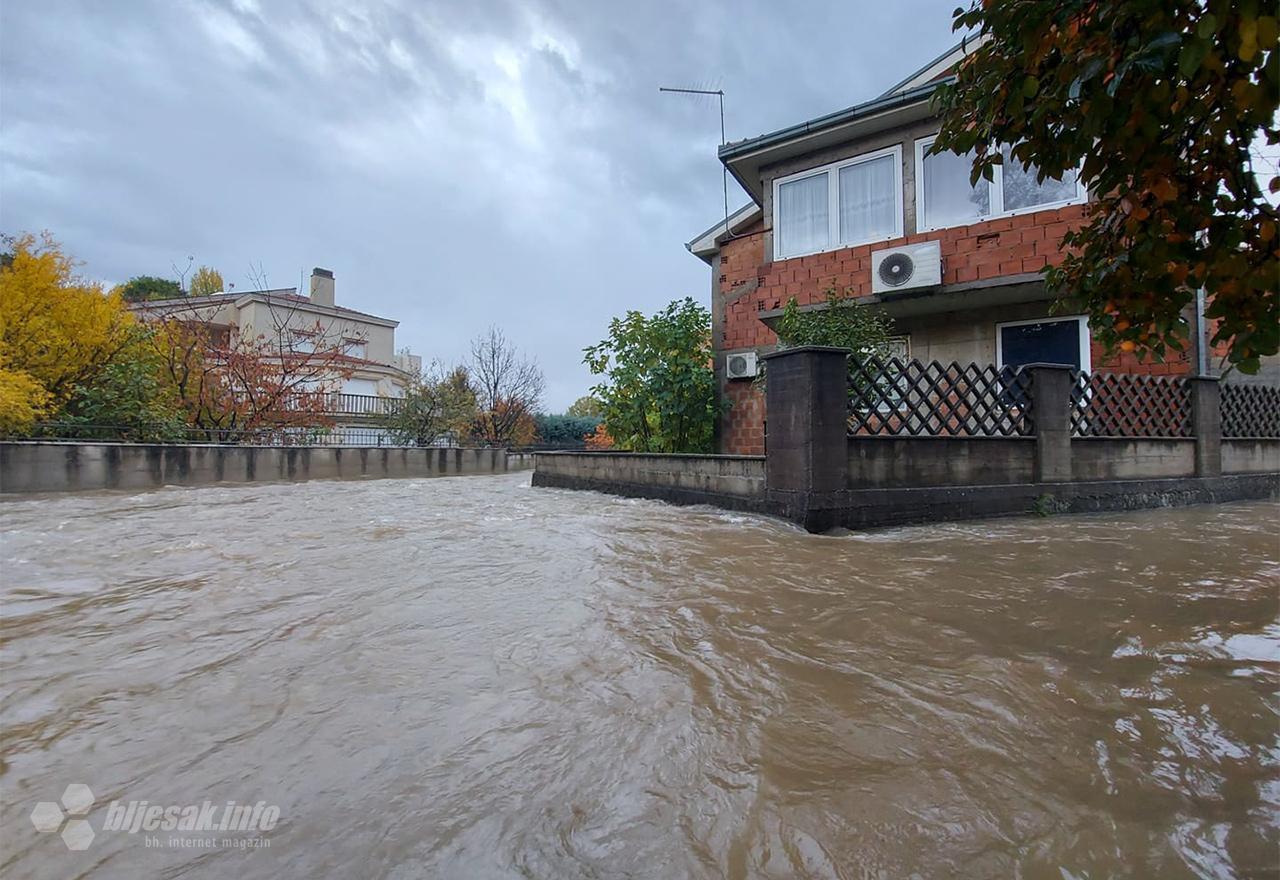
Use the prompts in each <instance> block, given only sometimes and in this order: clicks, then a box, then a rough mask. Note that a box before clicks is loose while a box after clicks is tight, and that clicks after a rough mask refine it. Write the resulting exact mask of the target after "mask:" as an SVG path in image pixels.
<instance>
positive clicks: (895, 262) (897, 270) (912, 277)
mask: <svg viewBox="0 0 1280 880" xmlns="http://www.w3.org/2000/svg"><path fill="white" fill-rule="evenodd" d="M941 283H942V246H941V245H939V244H938V242H936V241H925V242H921V243H920V244H909V245H906V246H904V247H896V248H885V249H884V250H882V251H872V253H871V292H872V293H894V292H896V291H899V290H911V289H912V288H915V287H936V286H937V285H939V284H941Z"/></svg>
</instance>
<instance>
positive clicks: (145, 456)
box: [0, 442, 532, 493]
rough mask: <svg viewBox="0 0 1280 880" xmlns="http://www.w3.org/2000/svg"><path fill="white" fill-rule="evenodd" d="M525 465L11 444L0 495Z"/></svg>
mask: <svg viewBox="0 0 1280 880" xmlns="http://www.w3.org/2000/svg"><path fill="white" fill-rule="evenodd" d="M531 464H532V456H531V455H526V454H518V453H508V452H507V450H505V449H471V448H461V447H430V448H399V447H368V446H218V445H212V444H211V445H167V444H151V443H81V442H75V443H57V442H13V443H0V492H5V493H15V492H65V491H88V490H93V489H154V488H157V487H159V486H170V485H176V486H204V485H209V484H212V483H224V482H226V483H251V482H259V481H261V482H267V481H284V480H342V479H376V478H380V477H430V476H446V475H453V474H494V473H503V472H504V471H508V470H520V469H523V468H527V467H529V466H530V465H531Z"/></svg>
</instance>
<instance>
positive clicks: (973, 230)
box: [716, 205, 1193, 455]
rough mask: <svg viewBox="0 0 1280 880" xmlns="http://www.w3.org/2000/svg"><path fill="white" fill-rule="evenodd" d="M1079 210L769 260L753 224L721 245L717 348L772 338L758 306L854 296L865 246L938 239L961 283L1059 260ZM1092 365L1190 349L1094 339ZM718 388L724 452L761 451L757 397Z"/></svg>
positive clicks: (1177, 371)
mask: <svg viewBox="0 0 1280 880" xmlns="http://www.w3.org/2000/svg"><path fill="white" fill-rule="evenodd" d="M1083 214H1084V206H1082V205H1073V206H1070V207H1066V208H1058V209H1054V210H1049V211H1038V212H1035V213H1032V214H1023V215H1021V216H1017V217H1004V218H1000V219H997V220H989V221H986V222H984V223H975V224H973V225H971V226H960V227H956V228H953V229H942V230H937V231H933V232H923V233H918V234H914V235H908V236H906V237H905V238H899V239H895V240H893V241H888V242H877V243H875V244H865V245H859V246H858V247H852V248H844V249H842V250H836V251H829V252H827V253H822V254H813V255H811V256H807V257H794V258H792V259H789V260H779V261H777V262H769V259H770V255H768V254H766V252H765V233H764V230H763V228H762V225H761V224H757V225H756V226H754V227H752V228H751V230H749V231H748V233H747V234H746V235H744V237H742V238H738V239H735V240H733V241H729V242H726V243H725V244H724V245H723V246H722V249H721V263H720V275H719V291H720V295H721V298H722V299H721V301H722V302H723V309H724V315H723V321H722V322H721V323H720V325H719V327H718V328H717V335H718V337H719V338H718V339H717V340H716V344H717V348H718V349H720V350H734V349H741V348H764V347H768V346H772V345H773V344H775V343H776V342H777V337H775V336H774V334H773V331H772V330H770V329H769V328H768V327H767V326H765V325H764V323H762V322H761V321H760V320H759V319H758V318H757V317H756V314H757V312H761V311H765V310H768V309H778V308H782V307H783V306H784V305H785V304H786V303H787V301H788V300H789V299H790V298H791V297H793V296H794V297H795V298H796V301H797V302H799V303H800V304H801V305H807V304H810V303H815V302H821V301H822V300H823V299H824V298H825V297H826V293H827V291H828V290H829V289H831V288H835V289H836V290H839V291H842V292H849V293H851V294H852V295H853V296H869V295H870V294H871V252H872V251H873V250H880V249H881V248H888V247H896V246H899V245H903V244H916V243H918V242H922V241H931V240H937V241H939V242H941V250H942V264H943V275H942V282H943V284H963V283H965V282H967V281H978V280H984V279H988V278H998V277H1001V276H1006V275H1021V274H1024V273H1029V272H1038V271H1039V270H1040V269H1042V268H1044V267H1045V266H1046V265H1051V264H1056V263H1058V262H1060V261H1061V259H1062V255H1061V249H1060V247H1059V241H1060V240H1061V238H1062V236H1063V234H1064V233H1066V232H1067V230H1068V229H1070V228H1071V226H1073V225H1074V224H1076V223H1077V222H1078V221H1079V220H1080V218H1081V217H1082V216H1083ZM1092 358H1093V367H1094V369H1095V370H1098V369H1103V370H1109V371H1112V372H1120V373H1150V374H1156V375H1183V374H1186V373H1189V372H1191V370H1192V367H1193V364H1192V356H1191V355H1190V354H1183V355H1181V356H1178V355H1171V356H1170V358H1169V360H1168V361H1167V362H1166V363H1163V364H1157V363H1150V362H1147V363H1140V362H1139V361H1138V359H1137V358H1136V357H1135V356H1133V355H1131V354H1119V355H1117V356H1115V357H1112V358H1110V359H1106V358H1105V357H1104V352H1103V349H1102V347H1101V346H1100V345H1099V344H1097V343H1096V342H1095V343H1094V344H1093V351H1092ZM725 396H726V397H727V398H728V399H729V401H730V402H731V404H732V405H733V409H731V410H730V412H729V414H728V415H727V416H726V417H725V419H724V421H723V422H722V431H721V433H722V439H721V447H722V449H723V450H724V451H725V452H726V453H730V454H739V455H751V454H759V453H762V452H763V451H764V431H763V422H764V401H763V400H762V399H761V398H760V395H759V394H758V393H757V392H756V391H755V389H754V388H753V386H752V385H751V383H749V382H742V381H736V382H727V383H726V384H725Z"/></svg>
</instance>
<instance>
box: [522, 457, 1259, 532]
mask: <svg viewBox="0 0 1280 880" xmlns="http://www.w3.org/2000/svg"><path fill="white" fill-rule="evenodd" d="M764 471H765V460H764V458H763V457H761V456H698V455H643V454H631V453H592V452H588V453H563V452H556V453H539V454H538V455H537V458H536V464H535V469H534V473H533V485H534V486H541V487H548V488H559V489H580V490H588V491H596V492H605V493H608V494H611V495H620V496H624V497H629V498H650V499H654V500H657V501H665V502H668V503H671V504H681V505H689V504H708V505H712V506H715V507H721V508H724V509H727V510H737V511H747V512H753V513H763V514H768V515H772V516H777V517H781V518H783V519H787V520H790V521H792V522H795V523H797V524H798V525H801V526H803V527H804V528H806V529H808V530H809V531H813V532H823V531H828V530H830V529H835V528H848V529H870V528H881V527H886V526H898V525H911V524H919V523H929V522H947V521H955V520H967V519H984V518H990V517H1004V516H1027V515H1046V516H1047V515H1054V514H1065V513H1092V512H1102V511H1114V510H1140V509H1145V508H1154V507H1178V506H1185V505H1192V504H1209V503H1220V502H1226V501H1244V500H1260V499H1280V472H1254V473H1244V474H1231V475H1227V476H1214V477H1195V476H1177V477H1164V478H1156V479H1113V480H1091V481H1078V482H1032V481H1026V480H1024V481H1019V482H1011V483H1002V484H989V485H951V486H913V487H885V488H842V489H838V490H835V491H829V492H811V493H802V492H785V491H778V490H771V489H768V488H766V486H765V476H764Z"/></svg>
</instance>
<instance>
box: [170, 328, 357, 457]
mask: <svg viewBox="0 0 1280 880" xmlns="http://www.w3.org/2000/svg"><path fill="white" fill-rule="evenodd" d="M268 312H269V317H270V325H269V326H268V327H266V328H263V331H262V332H260V333H258V334H256V335H253V336H250V335H247V334H243V333H239V332H234V333H227V332H226V331H225V330H224V329H222V328H219V327H217V326H215V325H212V324H210V323H209V322H208V321H207V320H205V318H204V316H203V315H202V314H201V312H200V310H199V309H198V308H196V307H191V308H190V309H180V310H176V311H166V312H164V313H153V314H149V315H148V319H149V320H150V321H151V322H152V324H153V326H154V327H155V336H154V338H155V344H156V348H157V351H158V353H159V357H160V362H161V365H162V366H161V371H162V374H163V376H164V380H165V382H166V383H168V385H169V386H170V387H171V388H172V389H173V391H174V393H175V394H176V396H177V399H178V400H179V401H180V403H181V407H182V410H183V413H184V417H185V419H186V421H187V423H188V424H190V425H191V426H192V427H194V428H198V429H201V430H202V431H203V432H204V434H205V435H206V436H208V437H209V438H210V439H214V440H220V441H227V442H239V441H242V440H258V441H271V442H276V441H281V440H288V439H290V438H291V437H293V436H295V435H297V434H299V433H300V432H305V431H308V430H311V431H316V430H325V429H328V428H331V427H332V426H333V424H334V419H333V411H334V409H335V406H334V404H335V401H334V399H333V396H332V393H331V392H332V391H333V390H334V389H336V388H337V387H340V386H341V383H342V381H343V380H344V379H346V378H347V377H349V376H350V375H351V368H350V366H349V364H348V361H347V358H346V356H345V354H344V342H343V341H342V340H339V339H333V338H331V334H329V332H328V328H326V327H324V326H323V325H321V324H320V323H319V322H316V323H315V324H313V325H310V326H300V325H299V324H298V321H297V320H296V318H295V314H296V313H295V312H294V310H293V308H292V307H291V306H289V305H276V304H268ZM302 340H305V344H303V343H302V342H301V341H302Z"/></svg>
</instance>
